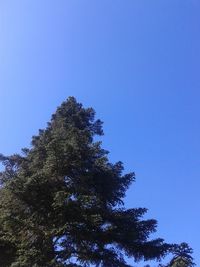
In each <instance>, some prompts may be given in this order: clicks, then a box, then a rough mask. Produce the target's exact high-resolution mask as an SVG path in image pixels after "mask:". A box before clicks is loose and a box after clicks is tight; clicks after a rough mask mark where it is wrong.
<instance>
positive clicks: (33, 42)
mask: <svg viewBox="0 0 200 267" xmlns="http://www.w3.org/2000/svg"><path fill="white" fill-rule="evenodd" d="M199 14H200V1H198V0H166V1H161V0H156V1H155V0H151V1H149V0H146V1H145V0H131V1H129V0H124V1H122V0H121V1H118V0H112V1H110V0H95V1H93V0H84V1H82V0H70V1H68V0H54V1H53V0H34V1H31V0H18V1H15V0H13V1H12V0H0V116H1V120H0V124H1V131H0V152H1V153H4V154H6V155H9V154H12V153H15V152H19V151H20V149H21V148H23V147H26V146H29V144H30V141H31V136H32V135H34V134H37V132H38V129H39V128H44V127H45V126H46V122H47V121H48V120H49V119H50V116H51V114H52V113H53V112H54V111H55V109H56V107H57V106H58V105H60V103H61V102H62V101H64V100H65V99H66V98H67V97H68V96H75V97H76V98H77V100H78V101H79V102H82V103H83V104H84V106H86V107H88V106H92V107H93V108H94V109H95V110H96V112H97V118H100V119H102V120H103V121H104V132H105V136H104V137H103V139H102V140H103V146H104V148H106V149H108V150H109V151H110V159H111V161H113V162H114V161H118V160H121V161H123V162H124V165H125V169H126V171H127V172H129V171H135V173H136V183H134V184H133V185H132V186H131V188H130V189H129V191H128V193H127V198H126V206H127V207H147V208H148V209H149V212H148V214H147V216H146V218H156V219H157V220H158V233H157V234H156V235H155V236H161V237H164V238H165V239H166V241H168V242H182V241H186V242H188V243H189V244H190V245H191V246H192V247H193V249H194V252H195V253H194V256H195V261H196V263H197V266H199V265H200V253H199V252H200V251H199V250H200V249H199V240H200V236H199V226H200V205H199V203H200V194H199V191H200V190H199V189H200V179H199V178H200V142H199V139H200V105H199V102H200V73H199V72H200V16H199Z"/></svg>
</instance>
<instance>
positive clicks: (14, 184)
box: [0, 97, 173, 267]
mask: <svg viewBox="0 0 200 267" xmlns="http://www.w3.org/2000/svg"><path fill="white" fill-rule="evenodd" d="M98 135H99V136H101V135H103V131H102V122H101V121H100V120H95V112H94V110H93V109H92V108H87V109H85V108H83V106H82V105H81V104H79V103H77V102H76V100H75V98H73V97H70V98H69V99H68V100H67V101H66V102H64V103H63V104H62V105H61V106H60V107H59V108H58V109H57V111H56V113H55V114H53V115H52V119H51V121H50V122H49V123H48V125H47V128H46V129H45V130H39V134H38V135H37V136H34V137H33V138H32V143H31V148H30V149H27V148H26V149H23V150H22V154H20V155H18V154H15V155H12V156H8V157H6V156H3V155H1V156H0V161H1V162H2V163H3V164H4V167H5V168H4V170H3V171H2V172H1V173H0V182H1V187H0V250H1V253H0V266H1V267H8V266H11V267H30V266H34V267H48V266H49V267H50V266H52V267H56V266H57V267H59V266H60V267H62V266H68V267H78V266H99V267H100V266H102V267H112V266H113V267H117V266H118V267H128V266H130V265H128V264H127V263H126V261H125V258H124V255H126V256H128V257H132V258H133V259H134V260H135V261H140V260H145V261H147V260H151V259H158V260H159V259H161V258H162V257H164V256H165V255H166V253H168V252H170V251H172V249H173V245H171V244H167V243H165V242H164V240H163V239H160V238H158V239H153V240H152V239H149V236H150V234H151V233H153V232H155V230H156V224H157V222H156V221H155V220H144V219H143V218H142V217H143V215H144V214H145V212H146V209H144V208H133V209H125V207H124V204H123V198H124V196H125V193H126V190H127V188H128V187H129V186H130V184H131V183H132V182H133V181H134V180H135V176H134V173H129V174H124V172H123V171H124V170H123V164H122V163H121V162H117V163H115V164H112V163H110V162H109V160H108V157H107V154H108V152H107V151H105V150H104V149H102V148H101V143H100V142H96V141H95V136H98Z"/></svg>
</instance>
